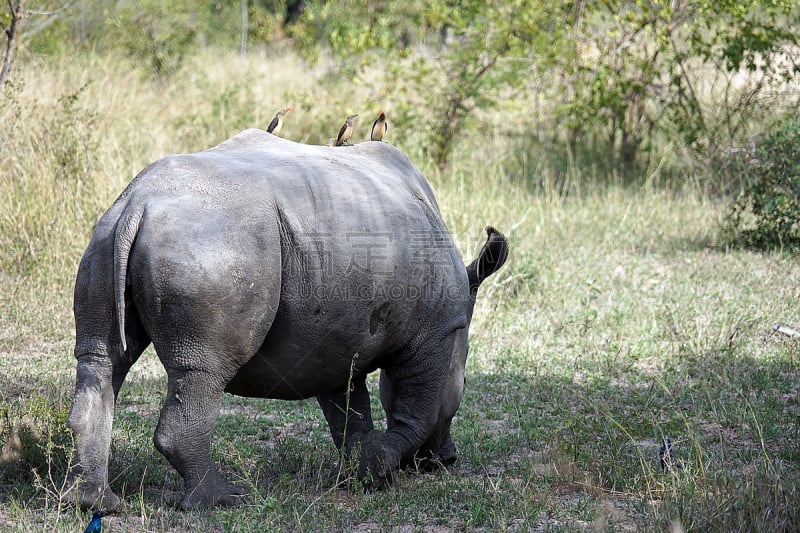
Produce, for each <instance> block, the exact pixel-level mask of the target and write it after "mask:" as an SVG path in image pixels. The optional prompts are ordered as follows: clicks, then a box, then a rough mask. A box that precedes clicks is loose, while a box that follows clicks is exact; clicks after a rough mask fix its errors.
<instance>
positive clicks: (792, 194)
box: [724, 114, 800, 250]
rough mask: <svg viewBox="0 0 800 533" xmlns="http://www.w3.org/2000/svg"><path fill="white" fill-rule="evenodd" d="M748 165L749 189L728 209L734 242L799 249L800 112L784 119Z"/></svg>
mask: <svg viewBox="0 0 800 533" xmlns="http://www.w3.org/2000/svg"><path fill="white" fill-rule="evenodd" d="M754 155H755V157H756V159H752V160H750V161H748V162H747V164H746V165H745V168H744V169H743V173H744V180H745V188H744V190H743V191H742V192H741V193H740V194H739V196H738V197H737V198H736V200H735V201H734V202H732V203H731V206H730V208H729V211H728V214H727V217H726V221H725V227H724V234H725V235H726V237H727V240H728V241H729V242H731V243H733V244H739V245H744V246H750V247H755V248H780V249H790V250H798V249H800V116H799V115H797V114H791V115H788V116H787V117H785V118H783V119H781V120H779V121H778V122H777V123H776V124H775V126H774V127H773V128H772V129H771V130H770V132H769V133H768V134H767V136H766V138H765V139H764V140H763V141H762V142H761V144H759V145H758V146H757V148H756V152H755V154H754Z"/></svg>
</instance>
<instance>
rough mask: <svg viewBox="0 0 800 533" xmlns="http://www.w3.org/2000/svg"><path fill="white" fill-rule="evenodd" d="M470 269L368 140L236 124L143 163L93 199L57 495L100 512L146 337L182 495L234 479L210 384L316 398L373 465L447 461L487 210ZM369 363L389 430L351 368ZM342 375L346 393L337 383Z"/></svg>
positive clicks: (428, 197) (415, 191)
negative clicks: (331, 143) (94, 218)
mask: <svg viewBox="0 0 800 533" xmlns="http://www.w3.org/2000/svg"><path fill="white" fill-rule="evenodd" d="M487 232H488V239H487V241H486V244H485V245H484V247H483V249H482V250H481V252H480V255H479V257H478V258H477V259H475V261H473V262H472V263H471V264H470V265H469V266H468V267H466V268H465V267H464V263H463V262H462V260H461V257H460V256H459V254H458V252H457V250H456V248H455V246H454V245H453V242H452V239H451V237H450V234H449V233H448V230H447V228H446V227H445V224H444V222H443V221H442V217H441V215H440V213H439V209H438V207H437V205H436V200H435V199H434V197H433V192H432V191H431V188H430V186H429V185H428V183H427V181H426V180H425V178H424V177H423V176H422V174H421V173H420V171H419V170H418V169H417V168H416V167H415V166H414V165H413V164H412V163H411V162H410V161H409V160H408V159H407V158H406V157H405V156H404V155H403V154H402V153H401V152H400V151H398V150H397V149H395V148H393V147H392V146H390V145H388V144H385V143H380V142H367V143H362V144H359V145H356V146H353V147H344V148H334V147H322V146H309V145H304V144H298V143H295V142H291V141H287V140H284V139H281V138H279V137H276V136H274V135H269V134H267V133H265V132H263V131H261V130H247V131H244V132H242V133H241V134H239V135H236V136H235V137H233V138H231V139H229V140H228V141H225V142H224V143H222V144H220V145H219V146H217V147H215V148H212V149H210V150H207V151H204V152H199V153H195V154H188V155H174V156H169V157H166V158H164V159H161V160H159V161H157V162H155V163H153V164H152V165H150V166H149V167H147V168H146V169H144V170H143V171H142V172H141V173H140V174H139V175H138V176H137V177H136V178H135V179H134V180H133V181H132V182H131V184H130V185H129V186H128V188H127V189H125V191H124V192H123V193H122V194H121V195H120V197H119V198H118V199H117V200H116V201H115V202H114V204H113V205H112V206H111V207H110V208H109V209H108V211H107V212H106V213H105V214H104V215H103V217H102V218H101V219H100V221H99V222H98V224H97V227H96V228H95V230H94V234H93V236H92V239H91V242H90V243H89V247H88V248H87V250H86V252H85V253H84V255H83V259H82V260H81V264H80V268H79V270H78V275H77V281H76V284H75V322H76V342H75V356H76V358H77V380H76V386H75V397H74V400H73V405H72V410H71V413H70V416H69V427H70V428H71V429H72V431H73V433H74V436H75V439H76V445H75V451H74V458H73V466H72V472H71V476H72V479H73V481H74V483H73V484H72V486H71V488H70V489H69V490H68V492H67V493H66V495H65V497H66V498H67V499H68V500H71V501H74V502H76V503H78V504H79V505H80V506H82V507H95V508H102V509H105V510H109V509H112V508H114V507H115V506H116V505H117V504H118V503H119V498H118V497H117V496H116V495H115V494H114V493H113V491H112V490H111V488H110V486H109V484H108V456H109V447H110V442H111V425H112V420H113V417H114V404H115V400H116V397H117V394H118V392H119V390H120V387H121V386H122V383H123V382H124V380H125V376H126V375H127V373H128V371H129V369H130V368H131V366H132V365H133V364H134V363H135V362H136V360H137V359H138V358H139V356H140V355H141V354H142V352H143V350H144V349H145V348H146V347H147V346H148V345H149V344H150V343H151V342H152V343H153V345H154V347H155V350H156V352H157V354H158V357H159V359H160V360H161V362H162V364H163V365H164V367H165V368H166V371H167V375H168V391H167V396H166V400H165V402H164V406H163V409H162V410H161V415H160V418H159V421H158V427H157V429H156V432H155V436H154V442H155V445H156V447H157V448H158V450H159V451H160V452H161V453H163V454H164V455H165V456H166V458H167V459H168V460H169V462H170V463H171V464H172V465H173V466H174V467H175V468H176V469H177V470H178V472H179V473H180V474H181V476H183V479H184V480H185V484H186V492H185V495H184V497H183V500H182V502H181V506H182V507H183V508H190V507H194V506H212V505H216V504H230V503H233V502H234V501H235V500H236V496H237V495H239V494H241V493H242V491H241V489H239V488H238V487H235V486H233V485H231V484H229V483H228V482H227V481H225V480H224V479H223V477H222V476H221V474H220V473H219V471H218V469H217V467H216V465H215V464H214V462H213V461H212V458H211V449H210V448H211V444H210V439H211V433H212V430H213V428H214V426H215V424H216V420H217V416H218V413H219V406H220V400H221V398H222V394H223V393H224V392H229V393H232V394H237V395H240V396H250V397H259V398H283V399H301V398H309V397H312V396H315V397H316V398H317V400H318V401H319V404H320V406H321V407H322V411H323V412H324V414H325V418H326V419H327V421H328V423H329V426H330V430H331V433H332V435H333V439H334V442H335V443H336V445H337V446H338V447H341V446H345V450H347V451H351V452H355V451H356V450H357V453H358V456H357V459H358V460H359V465H360V469H359V473H360V475H362V476H364V477H368V478H370V479H371V480H372V481H373V482H377V483H381V482H386V481H389V480H391V477H392V475H393V472H394V471H395V470H397V469H398V468H400V467H403V466H405V465H407V464H409V463H410V462H411V461H413V460H414V457H415V454H416V456H418V457H422V458H428V459H430V460H432V461H433V462H440V463H448V462H451V461H453V460H454V459H455V449H454V446H453V443H452V441H451V440H450V421H451V419H452V417H453V415H454V413H455V412H456V409H457V408H458V406H459V403H460V402H461V395H462V391H463V386H464V365H465V362H466V358H467V328H468V326H469V323H470V320H471V317H472V310H473V306H474V303H475V296H476V293H477V291H478V286H479V285H480V283H481V282H482V281H483V280H484V279H485V278H486V277H487V276H489V275H490V274H492V273H493V272H495V271H496V270H497V269H498V268H500V267H501V266H502V264H503V262H504V261H505V259H506V256H507V251H508V246H507V243H506V240H505V238H504V237H503V235H502V234H501V233H499V232H497V231H495V230H494V229H491V228H487ZM379 368H380V369H381V380H380V395H381V401H382V404H383V407H384V409H385V411H386V417H387V431H386V432H380V431H376V430H375V429H374V428H373V423H372V419H371V416H370V400H369V395H368V392H367V387H366V384H365V379H366V376H367V374H368V373H370V372H372V371H374V370H376V369H379ZM348 389H349V391H350V392H349V398H348Z"/></svg>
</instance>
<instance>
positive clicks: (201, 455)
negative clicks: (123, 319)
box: [153, 368, 244, 509]
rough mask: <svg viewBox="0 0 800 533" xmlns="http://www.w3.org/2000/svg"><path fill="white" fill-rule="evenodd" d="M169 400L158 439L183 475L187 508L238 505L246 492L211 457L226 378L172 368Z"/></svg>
mask: <svg viewBox="0 0 800 533" xmlns="http://www.w3.org/2000/svg"><path fill="white" fill-rule="evenodd" d="M167 376H168V379H167V382H168V390H167V399H166V401H165V402H164V407H163V408H162V410H161V416H160V417H159V419H158V427H157V428H156V432H155V436H154V438H153V441H154V443H155V445H156V448H158V451H160V452H161V453H162V454H163V455H164V457H166V458H167V460H168V461H169V462H170V463H171V464H172V466H174V467H175V469H176V470H177V471H178V473H179V474H180V475H181V476H182V477H183V479H184V481H185V484H186V492H185V494H184V497H183V499H182V500H181V508H183V509H191V508H195V507H213V506H215V505H233V504H235V503H236V501H237V496H241V495H242V494H244V490H243V489H242V488H241V487H237V486H235V485H231V484H230V483H228V482H227V481H226V480H225V479H224V478H223V477H222V475H221V474H220V473H219V470H218V469H217V466H216V464H214V461H213V460H212V459H211V433H212V432H213V430H214V426H215V424H216V422H217V417H218V416H219V406H220V400H221V398H222V393H223V390H224V388H225V383H226V380H225V379H224V378H223V377H222V376H219V375H215V373H214V372H208V371H201V370H185V369H175V368H167Z"/></svg>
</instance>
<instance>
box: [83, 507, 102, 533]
mask: <svg viewBox="0 0 800 533" xmlns="http://www.w3.org/2000/svg"><path fill="white" fill-rule="evenodd" d="M105 515H106V512H105V511H95V512H94V514H93V515H92V521H91V522H89V525H88V526H86V529H84V530H83V533H100V532H101V531H102V530H103V524H102V523H100V519H101V518H102V517H104V516H105Z"/></svg>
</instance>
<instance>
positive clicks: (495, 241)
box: [467, 226, 508, 295]
mask: <svg viewBox="0 0 800 533" xmlns="http://www.w3.org/2000/svg"><path fill="white" fill-rule="evenodd" d="M486 234H487V238H486V242H485V243H484V244H483V248H481V252H480V253H479V254H478V257H476V258H475V260H474V261H473V262H472V263H470V264H469V266H468V267H467V277H468V278H469V290H470V292H471V293H472V294H473V295H474V294H476V293H477V292H478V287H479V286H480V284H481V283H483V280H485V279H486V278H488V277H489V276H491V275H492V274H494V273H495V272H497V271H498V270H500V267H501V266H503V263H505V262H506V258H507V257H508V241H507V240H506V237H505V235H503V234H502V233H500V232H499V231H497V230H496V229H494V228H493V227H491V226H487V227H486Z"/></svg>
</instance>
